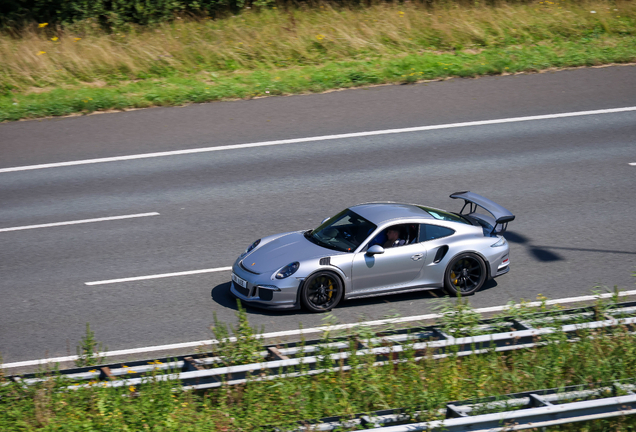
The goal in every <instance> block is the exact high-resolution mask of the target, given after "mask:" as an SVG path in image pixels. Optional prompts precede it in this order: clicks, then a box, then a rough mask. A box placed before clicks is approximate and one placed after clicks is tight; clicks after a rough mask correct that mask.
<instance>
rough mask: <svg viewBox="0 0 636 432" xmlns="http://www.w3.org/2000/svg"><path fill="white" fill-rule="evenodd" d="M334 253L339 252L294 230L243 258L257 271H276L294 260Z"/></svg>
mask: <svg viewBox="0 0 636 432" xmlns="http://www.w3.org/2000/svg"><path fill="white" fill-rule="evenodd" d="M334 254H338V252H337V251H333V250H331V249H326V248H323V247H321V246H318V245H316V244H314V243H312V242H310V241H309V240H307V239H306V238H305V236H304V235H303V233H302V232H292V233H289V234H285V235H283V236H281V237H278V238H277V239H275V240H272V241H270V242H268V243H265V244H264V245H262V246H261V247H259V248H256V250H255V251H254V252H252V253H250V254H249V255H247V256H246V257H245V258H243V266H244V267H245V268H246V269H247V270H249V271H252V272H256V273H268V272H269V273H274V272H275V271H276V270H278V269H280V268H281V267H283V266H285V265H287V264H289V263H293V262H294V261H298V262H301V261H303V260H306V259H311V258H322V257H325V256H329V255H334Z"/></svg>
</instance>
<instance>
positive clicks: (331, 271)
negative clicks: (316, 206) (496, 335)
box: [230, 191, 515, 312]
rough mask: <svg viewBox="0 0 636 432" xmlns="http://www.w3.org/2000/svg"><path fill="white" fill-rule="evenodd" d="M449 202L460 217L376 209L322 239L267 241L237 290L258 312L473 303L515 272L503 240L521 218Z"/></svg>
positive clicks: (460, 195)
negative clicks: (409, 297)
mask: <svg viewBox="0 0 636 432" xmlns="http://www.w3.org/2000/svg"><path fill="white" fill-rule="evenodd" d="M450 197H451V198H455V199H462V200H464V206H463V207H462V209H461V210H460V211H459V212H458V213H452V212H447V211H445V210H440V209H436V208H432V207H427V206H423V205H418V204H399V203H392V202H376V203H367V204H359V205H355V206H353V207H349V208H347V209H345V210H343V211H341V212H340V213H338V214H337V215H335V216H333V217H331V218H328V219H325V220H324V221H323V222H322V224H320V226H318V227H317V228H316V229H313V230H304V231H295V232H288V233H283V234H277V235H272V236H268V237H263V238H261V239H259V240H256V241H255V242H254V243H252V244H251V245H250V246H249V247H248V248H247V249H246V250H245V252H243V253H242V254H241V255H240V256H239V257H238V258H237V259H236V262H235V263H234V265H233V266H232V275H231V277H232V282H231V286H230V291H231V292H232V294H233V295H235V296H236V297H238V298H239V299H240V300H241V301H242V302H245V303H247V304H251V305H253V306H257V307H262V308H268V309H297V308H300V307H301V306H304V307H305V308H307V309H308V310H310V311H312V312H322V311H328V310H331V309H332V308H333V307H334V306H336V305H337V304H338V303H339V302H340V301H341V300H344V299H352V298H361V297H371V296H378V295H386V294H395V293H403V292H410V291H418V290H429V289H438V288H443V289H444V290H445V291H446V292H447V293H448V294H449V295H453V296H457V295H463V296H465V295H471V294H474V293H475V292H477V291H478V290H479V289H480V288H481V287H482V286H483V284H484V283H485V282H486V281H487V280H488V279H491V278H494V277H497V276H501V275H503V274H505V273H507V272H508V271H509V270H510V259H509V256H508V253H509V247H508V243H507V242H506V239H505V238H504V237H503V235H502V234H503V233H504V232H505V230H506V228H507V226H508V222H510V221H512V220H514V218H515V216H514V215H513V214H512V213H511V212H510V211H508V210H506V209H505V208H504V207H502V206H500V205H498V204H496V203H494V202H492V201H491V200H489V199H487V198H484V197H482V196H480V195H477V194H476V193H473V192H467V191H465V192H457V193H454V194H452V195H451V196H450ZM479 209H483V210H485V211H486V212H487V213H489V214H485V213H483V212H481V213H480V212H478V210H479Z"/></svg>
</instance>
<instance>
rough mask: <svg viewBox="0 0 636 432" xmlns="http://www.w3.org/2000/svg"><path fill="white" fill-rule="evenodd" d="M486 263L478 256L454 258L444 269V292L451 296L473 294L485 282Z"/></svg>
mask: <svg viewBox="0 0 636 432" xmlns="http://www.w3.org/2000/svg"><path fill="white" fill-rule="evenodd" d="M486 275H487V273H486V263H485V262H484V260H483V259H482V258H481V257H479V256H478V255H475V254H472V253H464V254H461V255H458V256H456V257H455V258H453V259H452V261H451V262H450V263H449V264H448V267H446V272H445V273H444V290H445V291H446V292H447V293H448V294H449V295H451V296H455V297H457V296H459V295H462V296H468V295H472V294H475V293H476V292H477V291H479V289H480V288H481V287H482V286H483V285H484V282H486Z"/></svg>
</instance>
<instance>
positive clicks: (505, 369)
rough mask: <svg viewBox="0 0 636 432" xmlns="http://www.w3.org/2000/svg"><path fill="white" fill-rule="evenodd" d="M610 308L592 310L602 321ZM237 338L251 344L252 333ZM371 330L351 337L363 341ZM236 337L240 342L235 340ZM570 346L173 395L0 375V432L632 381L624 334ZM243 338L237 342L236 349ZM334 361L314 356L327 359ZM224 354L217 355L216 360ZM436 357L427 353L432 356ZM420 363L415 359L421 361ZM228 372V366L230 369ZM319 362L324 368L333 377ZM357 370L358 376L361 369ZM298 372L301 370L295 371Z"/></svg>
mask: <svg viewBox="0 0 636 432" xmlns="http://www.w3.org/2000/svg"><path fill="white" fill-rule="evenodd" d="M607 307H608V303H607V302H600V301H599V302H598V303H597V305H596V309H597V311H598V312H599V313H601V314H602V313H603V312H604V311H605V310H607ZM545 308H546V307H545V302H544V304H543V305H542V306H540V307H538V308H529V307H523V305H522V307H521V308H518V309H516V312H515V313H516V314H517V315H516V317H517V318H523V319H527V318H529V317H531V316H532V314H533V312H535V311H537V310H545ZM444 310H445V311H446V312H447V313H451V314H453V313H454V314H455V316H454V317H453V318H457V314H462V315H464V316H465V317H466V316H468V315H470V310H469V308H468V307H467V303H466V302H465V301H460V302H458V303H456V304H455V306H451V307H446V309H444ZM472 321H473V320H472V319H452V320H451V319H449V320H447V321H445V322H443V323H442V326H443V328H444V329H445V331H449V330H450V329H451V327H453V326H455V327H457V330H458V331H465V330H466V329H467V328H469V327H471V323H472ZM248 327H249V326H247V327H245V328H244V329H243V331H244V332H245V333H246V334H251V332H252V331H253V329H249V328H248ZM365 332H368V329H367V330H365V329H361V330H360V332H359V333H357V334H352V335H351V338H350V341H351V346H352V348H353V347H355V346H357V345H356V338H360V337H361V338H366V337H368V336H369V334H366V333H365ZM237 336H240V334H237ZM578 336H579V338H580V339H579V340H578V341H577V342H576V343H566V342H564V341H565V336H564V335H559V334H556V335H554V336H553V337H551V338H552V339H551V341H552V342H554V343H551V344H549V345H547V346H543V347H540V348H537V347H535V348H529V349H524V350H518V351H510V352H500V353H497V352H494V351H491V352H489V353H487V354H481V355H470V356H466V357H460V356H457V355H450V356H449V357H447V358H443V359H439V360H434V359H433V358H432V356H425V357H424V358H422V359H420V360H417V361H415V360H414V357H415V353H414V352H413V350H408V349H407V350H406V352H405V353H404V355H402V356H401V359H402V360H406V361H404V362H403V363H397V364H387V365H385V366H377V367H374V366H373V365H372V363H373V361H374V360H375V357H374V356H369V357H356V356H353V358H352V359H351V360H350V363H349V364H350V366H352V367H353V369H352V370H351V371H349V372H346V371H343V370H340V371H338V370H336V371H333V372H328V373H322V374H318V375H314V376H301V377H297V378H289V379H277V380H273V381H269V382H267V381H251V382H248V383H247V384H245V385H241V386H232V387H224V388H219V389H214V390H208V391H203V392H180V391H177V392H174V391H173V390H174V387H175V386H176V385H177V384H178V383H174V382H162V381H153V382H150V383H148V384H145V385H144V386H142V387H140V388H135V387H132V386H130V387H127V388H121V387H120V388H103V387H100V386H99V385H97V386H94V387H89V388H79V389H77V390H68V389H65V387H66V386H68V385H70V384H71V383H69V382H68V381H64V380H63V379H62V378H59V377H58V378H55V374H52V377H53V378H52V379H51V380H48V381H45V382H42V383H40V384H38V385H34V386H30V387H26V388H25V387H22V386H21V385H20V383H14V382H7V381H6V380H5V379H4V378H2V376H1V375H0V381H1V382H0V428H1V429H2V430H3V431H14V430H15V431H18V430H20V431H21V430H35V429H42V430H65V431H67V430H69V431H74V430H78V431H79V430H82V431H84V430H96V431H100V430H104V431H110V430H156V431H171V430H179V431H188V430H193V431H195V430H196V431H201V430H204V431H207V430H211V431H257V430H273V427H272V426H282V427H284V426H285V425H290V424H292V423H293V422H296V421H301V420H306V419H316V418H323V417H327V416H333V415H342V416H346V415H351V414H354V413H363V412H369V411H373V410H378V409H386V408H397V407H409V408H412V409H414V410H415V409H419V410H427V411H429V413H431V414H430V417H427V418H422V419H421V420H434V419H436V416H437V414H436V411H437V410H438V409H440V408H443V407H444V406H445V403H447V402H449V401H452V400H464V399H469V398H480V397H484V396H490V395H500V394H505V393H512V392H520V391H529V390H537V389H541V388H553V387H562V386H566V385H577V384H579V385H580V384H582V385H586V384H590V385H591V384H596V383H599V382H608V381H609V382H611V381H613V380H621V379H626V378H633V377H634V368H635V367H636V335H634V334H633V333H631V330H630V329H629V328H627V327H625V328H621V329H618V330H614V332H612V333H609V332H604V331H600V330H592V331H586V330H583V331H580V333H579V335H578ZM240 339H241V338H239V340H240ZM330 353H331V352H328V351H324V352H321V353H319V355H323V356H325V357H328V354H330ZM220 354H223V353H220ZM431 354H432V353H431ZM420 355H421V353H420ZM227 361H229V362H230V363H233V361H232V359H227ZM330 363H331V360H325V364H324V366H325V367H331V364H330ZM357 366H361V367H359V368H358V367H357ZM301 368H302V366H301ZM634 426H635V424H634V420H633V419H632V418H631V417H627V418H619V419H615V420H612V421H604V422H595V423H587V424H583V425H582V426H581V425H565V426H562V427H561V429H559V430H588V431H592V430H627V429H628V428H630V427H631V428H633V427H634Z"/></svg>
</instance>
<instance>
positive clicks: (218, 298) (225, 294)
mask: <svg viewBox="0 0 636 432" xmlns="http://www.w3.org/2000/svg"><path fill="white" fill-rule="evenodd" d="M496 286H497V281H496V280H495V279H491V280H489V281H487V282H486V283H485V284H484V286H483V287H482V288H481V290H479V292H478V293H477V294H476V295H479V293H480V292H483V291H487V290H489V289H492V288H495V287H496ZM211 295H212V301H214V302H215V303H217V304H219V305H220V306H223V307H225V308H228V309H232V310H237V309H238V307H237V303H236V297H234V296H233V295H232V293H230V282H225V283H222V284H220V285H217V286H215V287H214V288H212V292H211ZM442 297H447V296H446V294H445V293H444V292H443V291H442V290H441V289H436V290H427V291H415V292H410V293H403V294H392V295H384V296H378V297H368V298H362V299H352V300H346V301H342V302H340V304H339V305H338V306H336V309H346V308H360V307H366V306H373V305H377V304H382V303H389V304H399V303H402V302H412V301H414V300H434V299H439V298H442ZM243 307H244V308H245V311H246V312H247V313H248V314H252V315H264V316H281V315H283V316H292V315H309V314H311V312H308V311H306V310H305V309H297V310H284V309H282V310H267V309H259V308H256V307H253V306H249V305H246V304H243Z"/></svg>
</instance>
